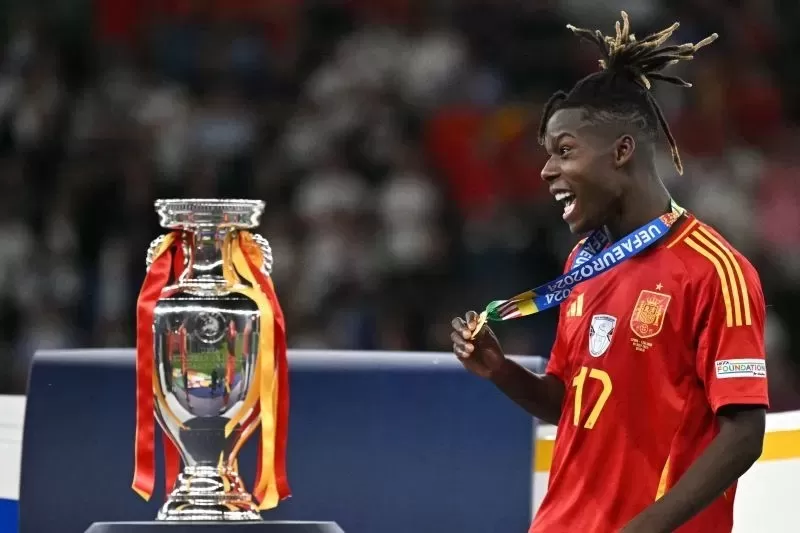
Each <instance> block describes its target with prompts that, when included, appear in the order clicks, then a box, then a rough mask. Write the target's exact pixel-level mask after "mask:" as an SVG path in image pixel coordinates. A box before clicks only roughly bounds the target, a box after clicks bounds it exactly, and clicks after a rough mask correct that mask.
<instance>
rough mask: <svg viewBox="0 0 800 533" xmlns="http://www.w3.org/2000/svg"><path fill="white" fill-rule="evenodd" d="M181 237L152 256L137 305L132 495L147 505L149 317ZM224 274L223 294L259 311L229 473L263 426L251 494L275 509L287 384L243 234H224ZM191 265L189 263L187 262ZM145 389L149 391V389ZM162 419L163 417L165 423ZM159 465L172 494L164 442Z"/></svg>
mask: <svg viewBox="0 0 800 533" xmlns="http://www.w3.org/2000/svg"><path fill="white" fill-rule="evenodd" d="M179 236H180V233H179V232H173V233H171V234H169V235H168V236H167V238H166V239H165V240H164V242H163V243H162V244H161V246H160V247H159V249H158V250H157V251H156V253H155V254H154V260H153V262H152V264H151V265H150V268H149V270H148V273H147V276H146V277H145V281H144V284H143V285H142V289H141V293H140V295H139V300H138V303H137V317H136V318H137V339H136V344H137V350H136V382H137V400H136V455H135V467H134V482H133V489H134V490H135V491H136V492H137V493H138V494H139V495H140V496H142V498H144V499H145V500H149V498H150V497H151V495H152V493H153V486H154V480H155V472H154V470H155V457H154V450H153V442H154V429H155V428H154V417H153V403H154V400H153V398H154V395H156V394H158V390H159V389H158V386H157V382H156V381H155V380H156V379H157V375H155V373H154V372H153V366H154V364H153V361H154V355H153V347H154V337H153V329H152V328H153V312H154V309H155V305H156V302H157V301H158V300H159V298H160V297H162V296H163V294H162V291H163V289H164V287H165V286H166V285H167V283H168V282H169V280H170V273H171V271H174V276H175V278H176V279H177V277H178V276H180V274H181V273H182V272H183V271H184V268H185V267H184V256H183V249H182V247H181V246H175V245H176V243H179V239H178V237H179ZM221 251H222V259H223V261H222V263H223V273H224V276H225V279H226V281H227V282H228V287H227V289H228V290H230V291H231V292H234V293H238V294H241V295H243V296H245V297H247V298H249V299H251V300H252V301H253V302H255V304H256V306H257V307H258V310H259V314H260V323H261V328H260V334H259V337H258V338H259V342H258V347H257V352H256V354H255V358H254V362H253V363H254V366H255V370H256V371H255V372H254V373H253V377H252V383H251V387H250V389H249V390H248V393H247V395H246V396H245V398H244V401H243V404H242V406H241V408H240V409H239V411H238V413H237V414H236V416H234V417H233V418H231V420H230V421H229V422H228V423H227V425H226V426H225V434H226V436H229V435H230V434H231V433H233V432H234V431H236V430H237V428H239V429H240V430H241V431H242V435H241V438H240V439H239V441H238V443H237V445H236V447H235V448H234V450H233V451H232V453H231V455H230V457H229V459H228V461H229V466H232V467H235V465H236V462H237V459H236V458H237V455H238V452H239V450H240V448H241V446H242V445H243V444H244V442H245V441H246V440H247V439H248V438H249V437H250V436H251V435H252V434H253V433H254V432H255V430H256V429H258V426H259V425H260V426H261V435H260V439H259V441H258V457H257V464H256V482H255V489H254V491H253V494H254V496H255V497H256V499H257V500H258V501H259V503H260V505H259V508H260V509H262V510H265V509H271V508H273V507H276V506H277V505H278V503H279V501H280V500H281V499H284V498H286V497H288V496H290V495H291V494H290V489H289V484H288V481H287V475H286V447H287V437H288V418H289V379H288V376H289V374H288V363H287V357H286V326H285V322H284V318H283V311H282V310H281V308H280V304H279V302H278V298H277V295H276V294H275V288H274V287H273V285H272V281H271V280H270V279H269V277H268V276H267V275H266V274H265V273H264V272H263V271H262V270H261V269H262V267H263V263H264V257H263V254H262V252H261V249H260V247H259V246H258V245H257V244H256V243H255V242H254V240H253V238H252V235H251V234H250V233H248V232H244V231H243V232H239V233H238V234H229V235H228V236H227V237H226V239H225V241H224V242H223V246H222V250H221ZM189 259H190V261H191V258H189ZM148 384H149V385H150V386H148ZM168 415H169V413H166V414H165V416H168ZM163 444H164V458H165V469H166V476H165V477H166V483H167V493H169V492H170V491H171V490H172V487H173V485H174V484H175V480H176V479H177V476H178V473H179V469H180V454H179V452H178V449H177V447H176V446H175V444H174V443H173V442H172V440H171V439H169V438H168V437H167V436H166V434H165V435H164V440H163Z"/></svg>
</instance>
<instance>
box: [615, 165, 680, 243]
mask: <svg viewBox="0 0 800 533" xmlns="http://www.w3.org/2000/svg"><path fill="white" fill-rule="evenodd" d="M670 200H671V196H670V194H669V191H667V189H666V187H664V184H663V183H662V182H661V180H658V179H656V180H652V181H650V180H648V181H644V182H643V183H642V186H641V187H637V188H634V189H632V190H630V191H628V193H627V194H626V195H625V196H623V197H622V198H621V199H620V205H619V207H618V211H617V212H616V213H615V214H614V216H613V217H611V219H610V220H609V221H608V222H607V223H606V230H607V231H608V233H609V235H610V236H611V239H612V240H614V241H616V240H618V239H620V238H622V237H624V236H625V235H627V234H629V233H631V232H632V231H634V230H635V229H636V228H639V227H641V226H644V225H645V224H647V223H648V222H650V221H651V220H653V219H654V218H657V217H659V216H661V215H663V214H664V213H666V212H667V211H668V210H669V208H670Z"/></svg>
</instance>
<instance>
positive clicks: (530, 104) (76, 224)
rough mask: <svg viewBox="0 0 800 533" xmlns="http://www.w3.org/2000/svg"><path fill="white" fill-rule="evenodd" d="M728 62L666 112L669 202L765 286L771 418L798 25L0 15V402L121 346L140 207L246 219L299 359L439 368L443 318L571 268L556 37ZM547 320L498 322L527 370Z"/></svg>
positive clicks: (732, 6)
mask: <svg viewBox="0 0 800 533" xmlns="http://www.w3.org/2000/svg"><path fill="white" fill-rule="evenodd" d="M621 8H624V9H626V10H627V11H628V12H629V13H630V15H631V18H632V22H633V25H634V28H635V30H636V33H637V35H644V34H646V33H648V32H650V31H651V30H657V29H661V28H662V27H664V26H666V25H668V24H670V23H671V22H673V21H674V20H680V21H681V23H682V26H681V29H680V30H679V31H678V32H677V33H676V40H678V41H681V42H685V41H697V40H699V39H701V38H702V37H705V36H706V35H708V34H709V33H711V32H714V31H716V32H718V33H720V35H721V39H720V40H719V41H717V42H716V43H714V45H713V46H711V47H709V48H707V49H704V50H703V53H702V54H700V55H699V56H698V58H697V59H696V60H695V61H693V62H691V63H689V64H687V65H678V66H676V67H675V72H676V74H679V75H682V76H683V77H685V78H687V79H689V80H690V81H692V82H693V83H694V84H695V87H694V88H692V89H674V88H671V87H668V88H659V89H657V97H658V99H659V101H660V102H661V104H662V106H663V108H664V110H665V112H666V114H667V116H668V119H669V121H670V124H671V125H672V127H673V131H674V132H675V136H676V137H677V139H678V143H679V146H680V149H681V153H682V155H683V159H684V166H685V168H686V172H685V174H684V175H683V176H677V175H676V174H675V171H674V169H673V167H672V164H671V161H670V159H669V155H668V153H665V152H662V153H661V156H660V162H659V168H660V171H661V174H662V177H663V178H664V179H665V181H666V182H667V184H668V186H669V187H670V189H671V190H672V191H673V192H674V194H675V196H676V199H677V200H678V201H679V203H681V204H683V205H685V206H686V207H689V208H690V209H692V210H694V211H695V212H696V213H697V214H698V215H699V216H700V217H701V218H703V219H704V220H706V221H707V222H709V223H711V224H712V225H714V226H716V227H717V228H718V229H719V230H720V231H721V232H722V233H723V234H725V235H726V236H727V237H728V239H729V240H730V241H731V242H732V243H733V244H734V245H735V246H737V247H738V248H739V249H740V250H741V251H742V252H743V253H744V254H745V255H746V256H747V257H748V258H749V259H750V260H751V261H752V262H753V263H754V264H755V265H756V266H757V267H758V269H759V272H760V273H761V278H762V283H763V286H764V292H765V296H766V300H767V304H768V324H767V345H768V346H767V351H768V360H769V365H770V375H771V397H772V401H773V407H774V408H775V410H783V409H796V408H800V394H798V392H797V391H798V390H800V373H799V372H798V368H800V327H798V326H800V317H799V316H798V307H797V305H796V302H797V301H798V297H800V209H798V207H797V206H798V205H800V129H799V128H798V120H800V69H798V54H797V52H798V51H800V34H798V33H797V32H796V31H795V30H796V27H797V25H798V22H800V4H798V3H797V2H795V1H788V0H774V1H766V0H737V1H734V0H694V1H678V0H675V1H670V2H667V1H666V0H664V1H659V0H636V1H629V2H608V3H603V2H595V1H590V0H536V1H529V2H522V1H515V0H460V1H456V0H449V1H448V0H431V1H413V0H349V1H339V2H334V1H321V0H319V1H310V0H309V1H303V0H270V1H258V0H249V1H248V0H237V1H233V0H230V1H226V2H222V1H214V0H202V1H201V0H147V1H145V0H138V1H137V0H95V1H90V0H60V1H59V2H52V1H50V2H44V1H32V0H29V1H26V2H20V1H14V0H5V1H3V2H0V17H1V18H2V27H1V28H0V30H1V31H2V34H1V35H0V44H2V49H0V52H1V56H0V57H1V61H2V62H1V63H0V190H1V191H2V194H0V242H1V243H2V246H0V394H2V393H14V394H23V393H24V392H25V386H26V374H27V370H28V367H29V364H30V360H31V356H32V354H33V353H34V351H35V350H37V349H41V348H71V347H119V346H131V345H132V344H133V313H132V310H133V308H134V302H135V297H136V294H137V292H138V288H139V286H140V283H141V281H142V278H143V274H144V255H145V251H146V249H147V245H148V244H149V242H150V240H151V239H152V238H153V237H154V236H155V235H157V234H158V233H159V231H160V229H159V227H158V225H157V220H156V217H155V215H154V212H153V208H152V202H153V200H154V199H155V198H159V197H172V196H183V197H208V196H226V197H255V198H261V199H264V200H265V201H266V202H267V206H268V208H267V213H266V215H265V217H264V220H263V224H262V228H261V229H260V231H261V233H262V234H264V235H265V236H266V237H267V238H268V239H269V240H270V242H271V243H272V246H273V249H274V251H275V257H276V267H275V272H274V278H275V282H276V286H277V288H278V291H279V293H280V296H281V301H282V303H283V306H284V309H285V311H286V315H287V323H288V325H289V344H290V346H291V347H294V348H330V349H366V350H370V349H385V350H448V349H449V344H450V343H449V339H448V333H449V331H448V330H449V319H450V318H451V316H452V315H453V314H455V313H460V312H463V310H466V309H469V308H477V307H480V306H481V305H482V304H484V303H485V302H486V301H487V300H489V299H493V298H497V297H503V296H507V295H509V294H513V293H516V292H518V290H519V289H523V288H527V287H529V286H530V285H531V284H532V283H536V282H537V281H541V280H544V279H550V278H549V277H548V276H551V277H552V276H554V275H555V274H556V273H557V272H558V271H559V270H560V269H561V265H562V262H563V259H564V257H565V256H566V254H567V252H568V251H569V249H570V248H571V246H572V245H573V243H574V238H573V237H571V236H570V235H569V234H568V233H567V231H566V228H565V225H564V224H563V222H562V221H561V220H560V215H559V208H558V207H557V206H556V205H555V203H554V202H553V201H552V199H551V198H550V197H549V195H548V194H547V191H546V188H545V187H544V186H543V185H542V184H541V182H540V180H539V169H540V168H541V165H542V164H543V161H544V154H543V151H542V150H541V148H540V147H538V145H536V143H535V140H534V139H533V138H532V136H531V135H530V132H529V131H527V130H526V129H525V127H526V125H527V124H530V123H537V122H538V115H539V113H540V108H541V105H542V104H543V102H544V101H545V100H546V98H547V97H548V96H549V95H550V93H551V92H552V91H554V90H556V89H559V88H568V87H569V86H570V85H571V84H572V83H573V82H574V81H575V80H577V79H578V78H579V77H581V76H583V75H585V74H586V73H588V72H590V71H591V70H593V69H594V68H596V58H595V57H594V55H593V52H592V50H591V48H589V47H584V46H580V45H579V43H578V42H577V41H576V39H575V38H574V37H573V36H572V35H571V33H570V32H569V31H567V30H566V29H565V27H564V26H565V25H566V23H568V22H569V23H573V24H575V25H577V26H581V27H599V28H603V29H604V30H607V31H610V30H611V28H612V27H613V22H614V20H616V17H617V15H618V11H619V9H621ZM554 325H555V314H554V313H546V314H543V315H542V316H541V317H537V318H536V319H532V320H525V321H518V322H517V323H512V324H508V325H503V326H501V327H500V328H499V329H500V331H501V335H502V339H503V343H504V347H505V348H506V350H507V351H509V352H512V353H519V354H545V355H546V354H547V353H548V352H549V348H550V344H551V343H552V337H553V328H554Z"/></svg>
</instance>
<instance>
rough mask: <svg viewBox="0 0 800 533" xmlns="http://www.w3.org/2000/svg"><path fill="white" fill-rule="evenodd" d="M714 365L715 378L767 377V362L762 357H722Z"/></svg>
mask: <svg viewBox="0 0 800 533" xmlns="http://www.w3.org/2000/svg"><path fill="white" fill-rule="evenodd" d="M716 366H717V379H726V378H766V377H767V363H766V362H765V361H764V360H763V359H722V360H720V361H717V362H716Z"/></svg>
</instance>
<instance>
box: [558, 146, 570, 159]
mask: <svg viewBox="0 0 800 533" xmlns="http://www.w3.org/2000/svg"><path fill="white" fill-rule="evenodd" d="M569 152H570V147H569V146H560V147H559V148H558V153H559V155H561V156H562V157H563V156H565V155H567V154H568V153H569Z"/></svg>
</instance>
